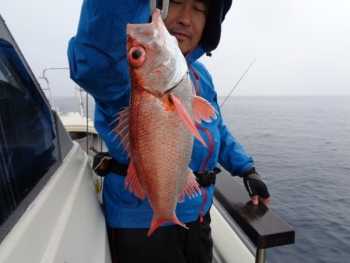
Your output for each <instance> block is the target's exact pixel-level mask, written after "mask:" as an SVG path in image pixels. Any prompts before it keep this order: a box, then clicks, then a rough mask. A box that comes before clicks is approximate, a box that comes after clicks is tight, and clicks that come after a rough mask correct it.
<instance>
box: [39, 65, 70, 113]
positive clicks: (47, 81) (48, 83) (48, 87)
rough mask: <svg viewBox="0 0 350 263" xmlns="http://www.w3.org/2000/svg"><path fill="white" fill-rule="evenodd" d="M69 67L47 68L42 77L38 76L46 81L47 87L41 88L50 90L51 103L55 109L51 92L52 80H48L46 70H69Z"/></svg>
mask: <svg viewBox="0 0 350 263" xmlns="http://www.w3.org/2000/svg"><path fill="white" fill-rule="evenodd" d="M67 69H69V68H45V69H44V70H43V75H42V76H41V77H38V79H43V80H45V81H46V84H47V87H46V88H41V89H42V90H47V91H48V92H49V102H50V105H51V108H52V109H54V108H55V106H54V103H53V99H52V93H51V87H50V82H49V80H48V78H47V77H46V76H45V73H46V71H48V70H67Z"/></svg>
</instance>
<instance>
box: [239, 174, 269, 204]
mask: <svg viewBox="0 0 350 263" xmlns="http://www.w3.org/2000/svg"><path fill="white" fill-rule="evenodd" d="M243 182H244V186H245V188H246V189H247V191H248V193H249V196H250V198H251V200H252V203H253V204H254V205H257V204H258V203H259V202H262V203H263V204H264V205H266V206H268V205H269V203H270V193H269V191H268V190H267V186H266V184H265V182H264V181H263V180H262V179H261V177H260V175H259V174H258V173H257V172H256V171H255V168H254V167H253V168H251V169H250V170H248V171H246V172H245V173H244V174H243Z"/></svg>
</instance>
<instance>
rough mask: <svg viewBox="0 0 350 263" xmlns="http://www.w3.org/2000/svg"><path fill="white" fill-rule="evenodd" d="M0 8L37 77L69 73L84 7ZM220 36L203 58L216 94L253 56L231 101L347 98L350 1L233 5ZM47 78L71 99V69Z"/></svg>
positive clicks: (251, 0)
mask: <svg viewBox="0 0 350 263" xmlns="http://www.w3.org/2000/svg"><path fill="white" fill-rule="evenodd" d="M5 2H6V3H5ZM0 3H1V6H2V7H1V15H2V17H3V19H5V20H6V23H7V25H8V27H9V28H10V30H11V32H12V34H13V36H14V38H15V39H16V41H17V43H18V45H19V47H20V49H21V50H22V53H23V54H24V56H25V58H26V59H27V61H28V63H29V65H30V66H31V68H32V70H33V72H34V74H35V76H37V77H39V76H41V75H42V71H43V69H44V68H46V67H68V61H67V55H66V51H67V43H68V41H69V39H70V38H71V37H72V36H74V34H75V32H76V29H77V25H78V20H79V14H80V8H81V4H82V1H80V0H79V1H77V0H50V1H44V0H31V1H26V0H11V1H8V0H0ZM222 31H223V33H222V38H221V43H220V45H219V47H218V48H217V50H215V51H214V52H213V56H212V57H211V58H207V57H203V58H201V61H202V62H203V63H204V64H205V65H206V66H207V68H208V70H209V72H210V73H211V74H212V76H213V81H214V84H215V85H216V89H217V91H218V94H219V95H223V96H226V95H227V94H228V93H229V92H230V91H231V89H232V88H233V86H234V85H235V84H236V83H237V81H238V80H239V78H240V77H241V75H242V74H243V73H244V71H245V70H246V69H247V67H248V66H249V65H250V63H251V62H252V61H253V59H254V58H257V60H256V62H255V63H254V65H253V66H252V68H251V69H250V70H249V71H248V73H247V74H246V76H245V77H244V79H243V80H242V81H241V83H240V84H239V86H238V87H237V88H236V90H235V91H234V92H233V94H232V95H234V96H239V95H248V96H264V95H269V96H277V95H292V96H293V95H350V1H348V0H304V1H302V0H278V1H277V0H233V4H232V8H231V10H230V11H229V13H228V15H227V16H226V20H225V21H224V24H223V30H222ZM48 77H49V79H50V81H51V80H52V85H53V87H52V88H53V91H52V92H53V94H54V95H56V96H58V95H59V96H62V95H67V96H72V95H73V94H74V83H73V82H71V81H69V80H68V78H69V75H68V71H67V72H61V73H58V72H50V73H48ZM64 79H65V80H64ZM40 83H41V84H42V85H43V86H44V85H45V83H44V82H42V81H40Z"/></svg>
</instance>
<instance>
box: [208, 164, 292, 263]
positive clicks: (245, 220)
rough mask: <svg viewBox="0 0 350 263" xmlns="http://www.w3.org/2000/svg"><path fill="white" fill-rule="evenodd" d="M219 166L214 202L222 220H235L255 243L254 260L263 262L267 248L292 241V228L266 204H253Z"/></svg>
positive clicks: (258, 262)
mask: <svg viewBox="0 0 350 263" xmlns="http://www.w3.org/2000/svg"><path fill="white" fill-rule="evenodd" d="M220 169H221V170H222V171H221V172H220V173H219V174H218V175H217V178H216V183H215V184H216V188H215V194H214V196H215V204H216V206H217V207H219V211H220V210H221V211H220V212H221V214H222V215H223V216H224V217H225V219H226V220H227V221H228V222H229V221H230V220H231V221H234V222H235V224H237V225H238V226H239V228H240V229H241V230H242V232H243V233H244V234H245V235H246V237H248V238H249V240H250V241H251V242H252V243H253V244H254V245H255V246H256V253H255V263H264V262H265V260H266V249H267V248H273V247H277V246H283V245H289V244H294V243H295V231H294V229H293V228H292V227H291V226H290V225H288V223H286V222H285V221H284V220H283V219H281V218H280V217H279V216H278V215H277V214H275V213H274V212H273V211H272V210H271V209H269V208H268V207H266V206H265V205H263V204H261V203H259V204H258V205H253V203H252V202H251V200H250V197H249V196H248V195H247V191H246V190H245V188H244V187H243V186H242V185H241V184H239V183H238V182H237V181H236V180H235V179H233V178H232V176H231V175H230V174H229V173H228V172H227V171H226V170H224V169H223V168H222V167H220ZM217 204H219V205H217ZM220 207H221V208H222V209H220ZM231 223H232V222H231ZM236 232H237V231H236ZM243 239H244V238H243Z"/></svg>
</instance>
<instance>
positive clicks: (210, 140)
mask: <svg viewBox="0 0 350 263" xmlns="http://www.w3.org/2000/svg"><path fill="white" fill-rule="evenodd" d="M188 66H189V69H190V70H191V72H192V74H193V76H194V78H195V80H196V86H195V92H196V95H197V96H200V89H199V82H198V80H199V75H198V74H197V72H195V71H194V70H193V68H192V67H191V65H189V64H188ZM196 127H197V129H200V130H202V131H204V132H205V134H206V135H207V137H208V140H209V153H208V155H207V157H206V158H205V160H204V162H203V165H202V169H201V170H202V172H203V173H204V172H205V167H206V166H207V164H208V162H209V159H210V157H211V155H212V153H213V148H214V145H213V137H212V135H211V133H210V132H209V130H208V129H206V128H203V127H200V126H199V125H198V124H197V123H196ZM201 191H202V193H203V203H202V206H201V210H200V212H199V222H200V223H202V222H203V221H204V208H205V204H206V203H207V198H208V194H207V191H206V189H205V187H203V186H202V187H201Z"/></svg>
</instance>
